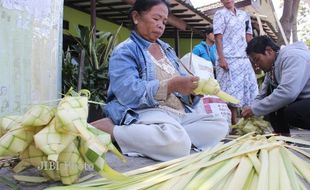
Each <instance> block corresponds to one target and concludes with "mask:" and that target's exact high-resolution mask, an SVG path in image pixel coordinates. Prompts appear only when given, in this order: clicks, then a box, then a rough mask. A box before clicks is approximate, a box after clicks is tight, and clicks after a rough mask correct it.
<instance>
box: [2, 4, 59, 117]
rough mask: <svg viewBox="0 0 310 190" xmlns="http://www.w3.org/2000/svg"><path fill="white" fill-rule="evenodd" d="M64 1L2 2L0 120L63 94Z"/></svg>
mask: <svg viewBox="0 0 310 190" xmlns="http://www.w3.org/2000/svg"><path fill="white" fill-rule="evenodd" d="M62 21H63V0H57V1H53V0H44V1H43V0H23V1H16V0H0V23H1V24H0V116H1V115H6V114H12V113H18V112H21V111H24V110H25V109H26V108H27V107H29V105H32V104H36V103H43V102H46V101H51V100H55V99H57V98H59V97H60V95H59V93H60V91H61V51H62Z"/></svg>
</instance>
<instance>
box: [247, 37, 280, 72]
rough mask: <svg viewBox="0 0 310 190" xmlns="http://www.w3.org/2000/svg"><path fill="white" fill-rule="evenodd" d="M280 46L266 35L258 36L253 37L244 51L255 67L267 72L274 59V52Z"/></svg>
mask: <svg viewBox="0 0 310 190" xmlns="http://www.w3.org/2000/svg"><path fill="white" fill-rule="evenodd" d="M279 49H280V47H279V46H278V45H276V44H275V43H274V42H273V41H272V40H271V39H270V38H269V37H268V36H258V37H255V38H253V39H252V40H251V41H250V42H249V43H248V46H247V48H246V53H247V55H248V56H249V58H250V60H251V62H252V63H253V64H254V65H255V67H257V66H258V67H259V68H261V69H262V70H263V71H265V72H268V71H270V70H271V68H272V64H273V63H274V62H275V60H276V52H277V51H279Z"/></svg>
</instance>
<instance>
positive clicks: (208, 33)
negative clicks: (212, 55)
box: [204, 27, 215, 44]
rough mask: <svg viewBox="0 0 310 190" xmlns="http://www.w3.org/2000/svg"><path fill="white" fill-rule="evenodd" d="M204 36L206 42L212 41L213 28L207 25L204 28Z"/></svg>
mask: <svg viewBox="0 0 310 190" xmlns="http://www.w3.org/2000/svg"><path fill="white" fill-rule="evenodd" d="M204 37H205V41H206V42H207V43H211V44H213V43H214V41H215V40H214V34H213V28H212V27H208V28H206V29H205V30H204Z"/></svg>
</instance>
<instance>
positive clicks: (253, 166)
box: [49, 133, 310, 190]
mask: <svg viewBox="0 0 310 190" xmlns="http://www.w3.org/2000/svg"><path fill="white" fill-rule="evenodd" d="M253 134H254V133H249V134H247V135H244V136H241V137H239V138H237V139H234V140H232V141H230V142H228V143H225V144H219V145H218V146H216V147H214V148H213V149H210V150H208V151H204V152H200V153H195V154H192V155H190V156H187V157H182V158H179V159H175V160H171V161H167V162H163V163H160V164H156V165H153V166H148V167H145V168H141V169H137V170H133V171H131V172H128V173H126V174H127V175H128V177H127V178H125V179H124V180H119V181H116V180H110V179H105V178H103V179H96V180H92V181H87V182H83V183H80V184H73V185H70V186H66V187H52V188H49V189H51V190H62V189H63V190H75V189H79V190H80V189H105V190H112V189H113V190H114V189H117V190H137V189H143V190H144V189H149V190H169V189H171V190H228V189H229V190H268V189H269V190H299V189H300V190H306V189H308V188H309V185H310V164H309V161H308V160H309V157H310V155H309V153H307V152H306V151H304V150H303V148H301V147H297V146H295V145H294V144H296V143H298V144H303V145H304V146H310V142H308V141H303V140H298V139H293V138H290V137H282V136H272V135H256V136H255V135H253ZM296 153H298V154H300V155H299V156H297V155H296ZM300 157H304V159H308V160H307V161H308V162H307V161H305V160H303V159H302V158H300Z"/></svg>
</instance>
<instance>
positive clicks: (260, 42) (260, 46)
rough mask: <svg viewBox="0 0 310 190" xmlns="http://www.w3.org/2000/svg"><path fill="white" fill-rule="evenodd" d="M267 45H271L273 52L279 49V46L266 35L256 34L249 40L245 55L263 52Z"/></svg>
mask: <svg viewBox="0 0 310 190" xmlns="http://www.w3.org/2000/svg"><path fill="white" fill-rule="evenodd" d="M267 46H269V47H271V49H273V50H274V51H275V52H277V51H278V50H279V49H280V47H279V46H278V45H277V44H276V43H275V42H274V41H273V40H272V39H271V38H269V37H268V36H257V37H254V38H253V39H252V40H251V41H249V43H248V46H247V48H246V53H247V55H250V54H251V53H260V54H265V50H266V47H267Z"/></svg>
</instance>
